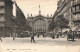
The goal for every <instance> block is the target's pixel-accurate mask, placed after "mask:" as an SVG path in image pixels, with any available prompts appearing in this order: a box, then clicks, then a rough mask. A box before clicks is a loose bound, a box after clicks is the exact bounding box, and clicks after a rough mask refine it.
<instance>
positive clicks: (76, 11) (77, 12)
mask: <svg viewBox="0 0 80 52" xmlns="http://www.w3.org/2000/svg"><path fill="white" fill-rule="evenodd" d="M72 13H73V18H72V20H73V22H74V26H75V27H76V26H78V27H79V28H78V29H80V0H73V7H72Z"/></svg>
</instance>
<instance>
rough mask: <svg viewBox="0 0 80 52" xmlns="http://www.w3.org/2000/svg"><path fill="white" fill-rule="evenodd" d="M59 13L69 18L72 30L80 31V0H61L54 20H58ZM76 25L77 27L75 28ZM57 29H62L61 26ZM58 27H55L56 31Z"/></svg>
mask: <svg viewBox="0 0 80 52" xmlns="http://www.w3.org/2000/svg"><path fill="white" fill-rule="evenodd" d="M59 15H63V16H64V18H65V19H66V20H68V22H69V25H68V26H69V27H70V28H71V29H72V30H76V29H79V30H78V31H80V0H59V1H58V4H57V10H56V12H55V13H54V15H53V20H54V21H56V20H57V18H58V16H59ZM74 27H77V28H76V29H75V28H74ZM57 29H58V31H60V30H59V28H57ZM57 29H56V28H55V31H57ZM58 31H57V32H58Z"/></svg>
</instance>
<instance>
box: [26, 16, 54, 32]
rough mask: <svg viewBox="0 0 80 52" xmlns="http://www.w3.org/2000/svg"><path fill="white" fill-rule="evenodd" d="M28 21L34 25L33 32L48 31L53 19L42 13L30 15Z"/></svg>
mask: <svg viewBox="0 0 80 52" xmlns="http://www.w3.org/2000/svg"><path fill="white" fill-rule="evenodd" d="M27 20H28V23H29V25H30V26H31V27H32V32H33V33H48V26H49V24H50V23H51V21H52V18H51V17H45V16H42V15H38V16H35V17H33V16H31V17H28V19H27Z"/></svg>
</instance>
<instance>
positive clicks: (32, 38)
mask: <svg viewBox="0 0 80 52" xmlns="http://www.w3.org/2000/svg"><path fill="white" fill-rule="evenodd" d="M32 42H34V43H35V40H34V34H32V35H31V43H32Z"/></svg>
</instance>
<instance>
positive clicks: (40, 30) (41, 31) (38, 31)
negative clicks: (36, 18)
mask: <svg viewBox="0 0 80 52" xmlns="http://www.w3.org/2000/svg"><path fill="white" fill-rule="evenodd" d="M33 31H35V32H42V31H46V30H33Z"/></svg>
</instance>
